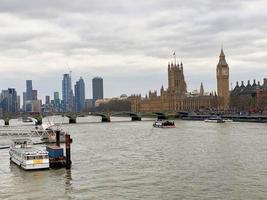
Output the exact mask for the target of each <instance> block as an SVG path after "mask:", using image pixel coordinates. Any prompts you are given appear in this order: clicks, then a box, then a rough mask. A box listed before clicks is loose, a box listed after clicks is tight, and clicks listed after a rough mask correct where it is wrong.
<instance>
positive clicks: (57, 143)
mask: <svg viewBox="0 0 267 200" xmlns="http://www.w3.org/2000/svg"><path fill="white" fill-rule="evenodd" d="M55 133H56V145H57V146H58V147H60V130H56V131H55Z"/></svg>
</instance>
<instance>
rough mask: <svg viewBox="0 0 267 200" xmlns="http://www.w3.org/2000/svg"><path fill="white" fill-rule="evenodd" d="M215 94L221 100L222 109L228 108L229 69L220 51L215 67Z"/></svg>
mask: <svg viewBox="0 0 267 200" xmlns="http://www.w3.org/2000/svg"><path fill="white" fill-rule="evenodd" d="M216 72H217V94H218V96H219V97H222V98H223V102H222V103H223V105H222V107H223V109H228V108H229V67H228V64H227V62H226V60H225V55H224V53H223V49H221V54H220V60H219V63H218V65H217V69H216Z"/></svg>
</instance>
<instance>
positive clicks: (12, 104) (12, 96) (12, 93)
mask: <svg viewBox="0 0 267 200" xmlns="http://www.w3.org/2000/svg"><path fill="white" fill-rule="evenodd" d="M8 94H9V105H8V107H9V109H8V110H9V112H11V113H16V112H17V92H16V90H15V88H8Z"/></svg>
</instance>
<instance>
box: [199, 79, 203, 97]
mask: <svg viewBox="0 0 267 200" xmlns="http://www.w3.org/2000/svg"><path fill="white" fill-rule="evenodd" d="M199 94H200V96H204V87H203V83H202V82H201V84H200V93H199Z"/></svg>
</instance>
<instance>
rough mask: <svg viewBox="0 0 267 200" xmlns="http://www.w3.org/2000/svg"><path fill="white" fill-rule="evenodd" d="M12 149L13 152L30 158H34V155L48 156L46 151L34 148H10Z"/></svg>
mask: <svg viewBox="0 0 267 200" xmlns="http://www.w3.org/2000/svg"><path fill="white" fill-rule="evenodd" d="M12 149H13V150H15V151H17V152H20V153H22V154H26V155H32V156H36V155H48V151H46V150H40V149H36V148H34V147H26V148H12Z"/></svg>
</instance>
